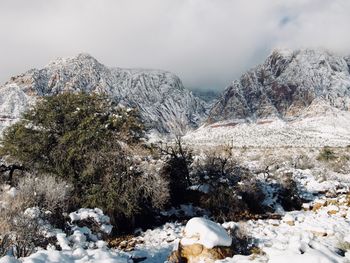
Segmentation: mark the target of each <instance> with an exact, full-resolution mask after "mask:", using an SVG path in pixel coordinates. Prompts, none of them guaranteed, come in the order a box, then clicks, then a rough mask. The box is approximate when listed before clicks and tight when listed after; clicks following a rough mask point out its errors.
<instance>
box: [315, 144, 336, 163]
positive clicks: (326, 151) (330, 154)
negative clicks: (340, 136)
mask: <svg viewBox="0 0 350 263" xmlns="http://www.w3.org/2000/svg"><path fill="white" fill-rule="evenodd" d="M336 158H337V156H336V155H335V152H334V151H333V150H332V149H331V148H329V147H323V149H322V150H321V151H320V153H319V155H318V157H317V160H319V161H332V160H334V159H336Z"/></svg>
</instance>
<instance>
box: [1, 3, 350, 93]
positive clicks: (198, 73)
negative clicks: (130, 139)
mask: <svg viewBox="0 0 350 263" xmlns="http://www.w3.org/2000/svg"><path fill="white" fill-rule="evenodd" d="M349 27H350V0H50V1H48V0H1V1H0V36H1V37H0V83H3V82H5V81H6V80H7V79H9V77H10V76H12V75H16V74H19V73H22V72H24V71H25V70H27V69H30V68H33V67H38V68H40V67H43V66H44V65H46V64H48V62H49V61H51V60H53V59H55V58H57V57H61V56H74V55H76V54H78V53H81V52H87V53H90V54H91V55H92V56H94V57H96V58H97V59H98V60H99V61H100V62H102V63H103V64H106V65H110V66H119V67H142V68H159V69H166V70H170V71H172V72H174V73H176V74H177V75H179V76H180V77H181V79H182V80H183V82H184V84H185V86H187V87H189V88H202V89H217V90H221V89H223V88H224V87H225V86H226V85H228V84H229V83H230V81H232V80H233V79H235V78H237V77H238V76H239V75H240V74H241V73H242V72H244V71H245V70H247V69H249V68H251V67H253V66H254V65H255V64H257V63H261V62H262V61H263V60H264V58H265V57H266V56H267V55H268V54H269V53H270V52H271V50H272V49H274V48H306V47H310V48H326V49H330V50H332V51H334V52H337V53H340V54H350V33H349Z"/></svg>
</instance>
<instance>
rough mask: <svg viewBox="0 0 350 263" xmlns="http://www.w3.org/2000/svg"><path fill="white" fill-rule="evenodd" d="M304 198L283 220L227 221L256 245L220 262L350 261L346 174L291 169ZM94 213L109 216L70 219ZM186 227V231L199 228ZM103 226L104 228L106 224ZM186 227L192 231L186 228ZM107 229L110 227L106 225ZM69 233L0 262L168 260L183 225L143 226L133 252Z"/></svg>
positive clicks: (150, 262) (104, 220)
mask: <svg viewBox="0 0 350 263" xmlns="http://www.w3.org/2000/svg"><path fill="white" fill-rule="evenodd" d="M288 171H289V172H293V174H294V178H295V179H296V180H297V182H298V184H299V186H300V189H301V191H303V194H304V196H305V197H309V198H310V200H311V198H312V201H310V202H309V203H305V204H304V205H303V210H302V211H291V212H283V211H282V212H281V213H282V218H281V219H266V220H249V221H245V222H243V221H242V222H226V223H224V224H223V227H224V228H226V229H233V228H239V229H240V230H241V231H243V232H244V233H245V235H247V236H249V237H251V238H252V242H253V243H254V245H255V246H257V247H258V248H259V249H258V250H256V251H255V252H254V253H253V254H252V255H248V256H243V255H235V256H234V257H233V258H227V259H225V260H222V261H220V262H221V263H224V262H225V263H233V262H278V263H289V262H293V263H295V262H308V263H313V262H315V263H316V262H322V263H328V262H329V263H334V262H343V263H345V262H350V207H349V203H348V202H349V199H348V196H347V195H346V193H348V192H349V189H350V181H349V178H348V177H349V175H348V174H343V175H341V174H337V176H334V175H329V176H328V177H327V178H322V179H321V178H319V177H317V176H315V174H314V173H315V172H317V170H300V169H291V170H288ZM89 215H92V216H93V217H95V216H97V219H98V221H99V222H100V223H101V226H102V225H104V224H107V226H108V219H107V218H106V217H104V216H103V214H101V211H99V210H96V211H94V210H79V211H77V212H76V213H72V214H71V215H70V217H71V219H72V221H73V222H74V221H76V220H79V219H83V218H84V217H86V216H89ZM195 223H196V222H193V224H194V227H193V226H187V230H186V231H187V232H188V231H190V232H191V231H192V232H193V231H201V229H199V228H196V224H195ZM105 227H106V226H105ZM189 227H190V228H191V229H189ZM107 228H108V227H107ZM76 230H77V231H75V232H74V234H73V235H72V236H71V237H65V236H64V235H63V236H62V238H61V240H59V242H60V243H66V244H65V245H63V244H61V247H62V248H63V249H62V251H58V250H55V249H54V248H53V247H48V248H47V249H46V250H39V251H38V252H36V253H34V254H32V255H31V256H29V257H26V258H22V259H20V260H16V259H14V258H11V257H4V258H2V259H0V263H14V262H25V263H41V262H67V263H71V262H77V263H78V262H79V263H83V262H116V263H119V262H133V260H132V258H138V259H144V261H142V262H145V263H158V262H164V261H166V259H167V257H168V255H169V254H170V253H171V251H172V250H173V249H174V248H176V247H177V244H178V242H179V239H180V238H181V237H182V236H183V233H184V232H183V231H184V230H185V228H184V225H183V224H181V223H167V224H165V225H163V226H161V227H158V228H156V229H153V230H147V231H145V232H142V233H141V234H140V235H138V236H136V237H134V238H133V241H134V242H135V243H136V245H135V247H134V248H133V249H131V251H128V252H127V251H122V250H119V249H109V248H107V247H106V243H105V242H103V241H98V240H96V242H92V243H91V244H90V245H87V244H86V237H85V234H86V232H84V231H82V229H76Z"/></svg>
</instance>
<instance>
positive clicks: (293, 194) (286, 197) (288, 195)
mask: <svg viewBox="0 0 350 263" xmlns="http://www.w3.org/2000/svg"><path fill="white" fill-rule="evenodd" d="M278 181H279V185H278V187H277V189H278V191H277V201H278V203H280V204H281V205H282V207H283V209H284V210H286V211H292V210H300V209H301V206H302V204H303V200H302V198H301V197H300V196H299V191H298V185H297V183H296V181H295V180H294V179H293V174H292V173H285V174H283V175H282V176H281V177H280V178H279V180H278Z"/></svg>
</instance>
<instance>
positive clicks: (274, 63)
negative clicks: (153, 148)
mask: <svg viewBox="0 0 350 263" xmlns="http://www.w3.org/2000/svg"><path fill="white" fill-rule="evenodd" d="M315 99H322V100H323V101H325V102H326V103H328V104H329V105H330V106H331V107H335V108H338V109H340V110H349V108H350V72H349V59H347V58H344V57H341V56H338V55H335V54H332V53H330V52H328V51H324V50H317V49H316V50H314V49H300V50H294V51H293V50H274V51H273V52H272V53H271V55H270V56H268V57H267V59H266V60H265V62H264V63H263V64H261V65H258V66H257V67H255V68H253V69H252V70H249V71H248V72H246V73H245V74H243V75H242V76H241V78H240V79H239V80H237V81H234V82H233V84H232V85H231V86H229V87H228V88H227V89H226V90H225V92H224V94H223V96H222V97H221V99H219V101H218V102H217V103H216V104H215V105H214V107H213V108H212V110H211V112H210V114H209V122H216V121H224V120H227V119H250V120H251V119H252V120H256V119H259V118H265V117H269V116H277V117H279V118H282V119H289V118H295V117H298V116H300V115H301V114H302V113H303V111H304V110H306V108H307V107H308V106H310V105H311V103H312V102H313V101H314V100H315Z"/></svg>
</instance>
